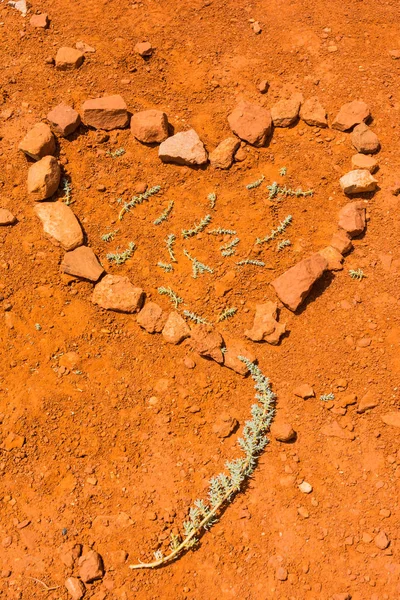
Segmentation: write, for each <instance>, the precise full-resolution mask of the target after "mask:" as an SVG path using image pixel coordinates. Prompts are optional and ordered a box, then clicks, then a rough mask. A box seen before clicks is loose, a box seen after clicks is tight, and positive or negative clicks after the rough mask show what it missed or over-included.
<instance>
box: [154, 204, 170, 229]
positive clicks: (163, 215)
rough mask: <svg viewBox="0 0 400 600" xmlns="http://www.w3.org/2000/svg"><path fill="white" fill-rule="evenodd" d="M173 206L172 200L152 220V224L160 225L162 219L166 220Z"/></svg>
mask: <svg viewBox="0 0 400 600" xmlns="http://www.w3.org/2000/svg"><path fill="white" fill-rule="evenodd" d="M173 208H174V201H173V200H171V202H170V203H169V204H168V206H167V208H166V209H165V210H164V211H163V212H162V213H161V215H160V216H159V217H158V218H157V219H156V220H155V221H154V225H160V224H161V223H163V222H164V221H166V220H167V219H168V217H169V215H170V214H171V211H172V209H173Z"/></svg>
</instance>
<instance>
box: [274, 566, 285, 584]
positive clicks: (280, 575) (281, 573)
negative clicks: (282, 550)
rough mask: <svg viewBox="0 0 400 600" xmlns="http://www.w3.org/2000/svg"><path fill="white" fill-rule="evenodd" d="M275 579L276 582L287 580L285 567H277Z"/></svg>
mask: <svg viewBox="0 0 400 600" xmlns="http://www.w3.org/2000/svg"><path fill="white" fill-rule="evenodd" d="M275 577H276V579H277V580H278V581H286V580H287V578H288V572H287V569H285V567H278V568H277V569H276V571H275Z"/></svg>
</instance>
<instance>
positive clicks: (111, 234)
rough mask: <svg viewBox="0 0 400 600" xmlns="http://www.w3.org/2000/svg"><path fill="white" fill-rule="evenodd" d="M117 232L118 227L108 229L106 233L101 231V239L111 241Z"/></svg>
mask: <svg viewBox="0 0 400 600" xmlns="http://www.w3.org/2000/svg"><path fill="white" fill-rule="evenodd" d="M117 233H118V229H115V230H114V231H109V232H108V233H103V235H102V236H101V240H102V241H103V242H111V241H112V240H113V239H114V238H115V236H116V235H117Z"/></svg>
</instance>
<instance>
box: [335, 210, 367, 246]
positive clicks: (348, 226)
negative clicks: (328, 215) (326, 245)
mask: <svg viewBox="0 0 400 600" xmlns="http://www.w3.org/2000/svg"><path fill="white" fill-rule="evenodd" d="M338 225H339V227H341V228H342V229H344V231H346V232H347V233H348V235H349V236H350V237H352V238H353V237H356V236H358V235H361V234H362V233H363V232H364V231H365V227H366V216H365V204H364V203H363V202H361V201H360V202H349V203H348V204H346V205H345V206H343V208H342V209H341V210H340V212H339V223H338Z"/></svg>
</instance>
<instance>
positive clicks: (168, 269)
mask: <svg viewBox="0 0 400 600" xmlns="http://www.w3.org/2000/svg"><path fill="white" fill-rule="evenodd" d="M157 267H160V269H163V271H165V272H166V273H171V271H173V270H174V267H173V266H172V265H170V264H169V263H163V262H161V261H160V262H158V263H157Z"/></svg>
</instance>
